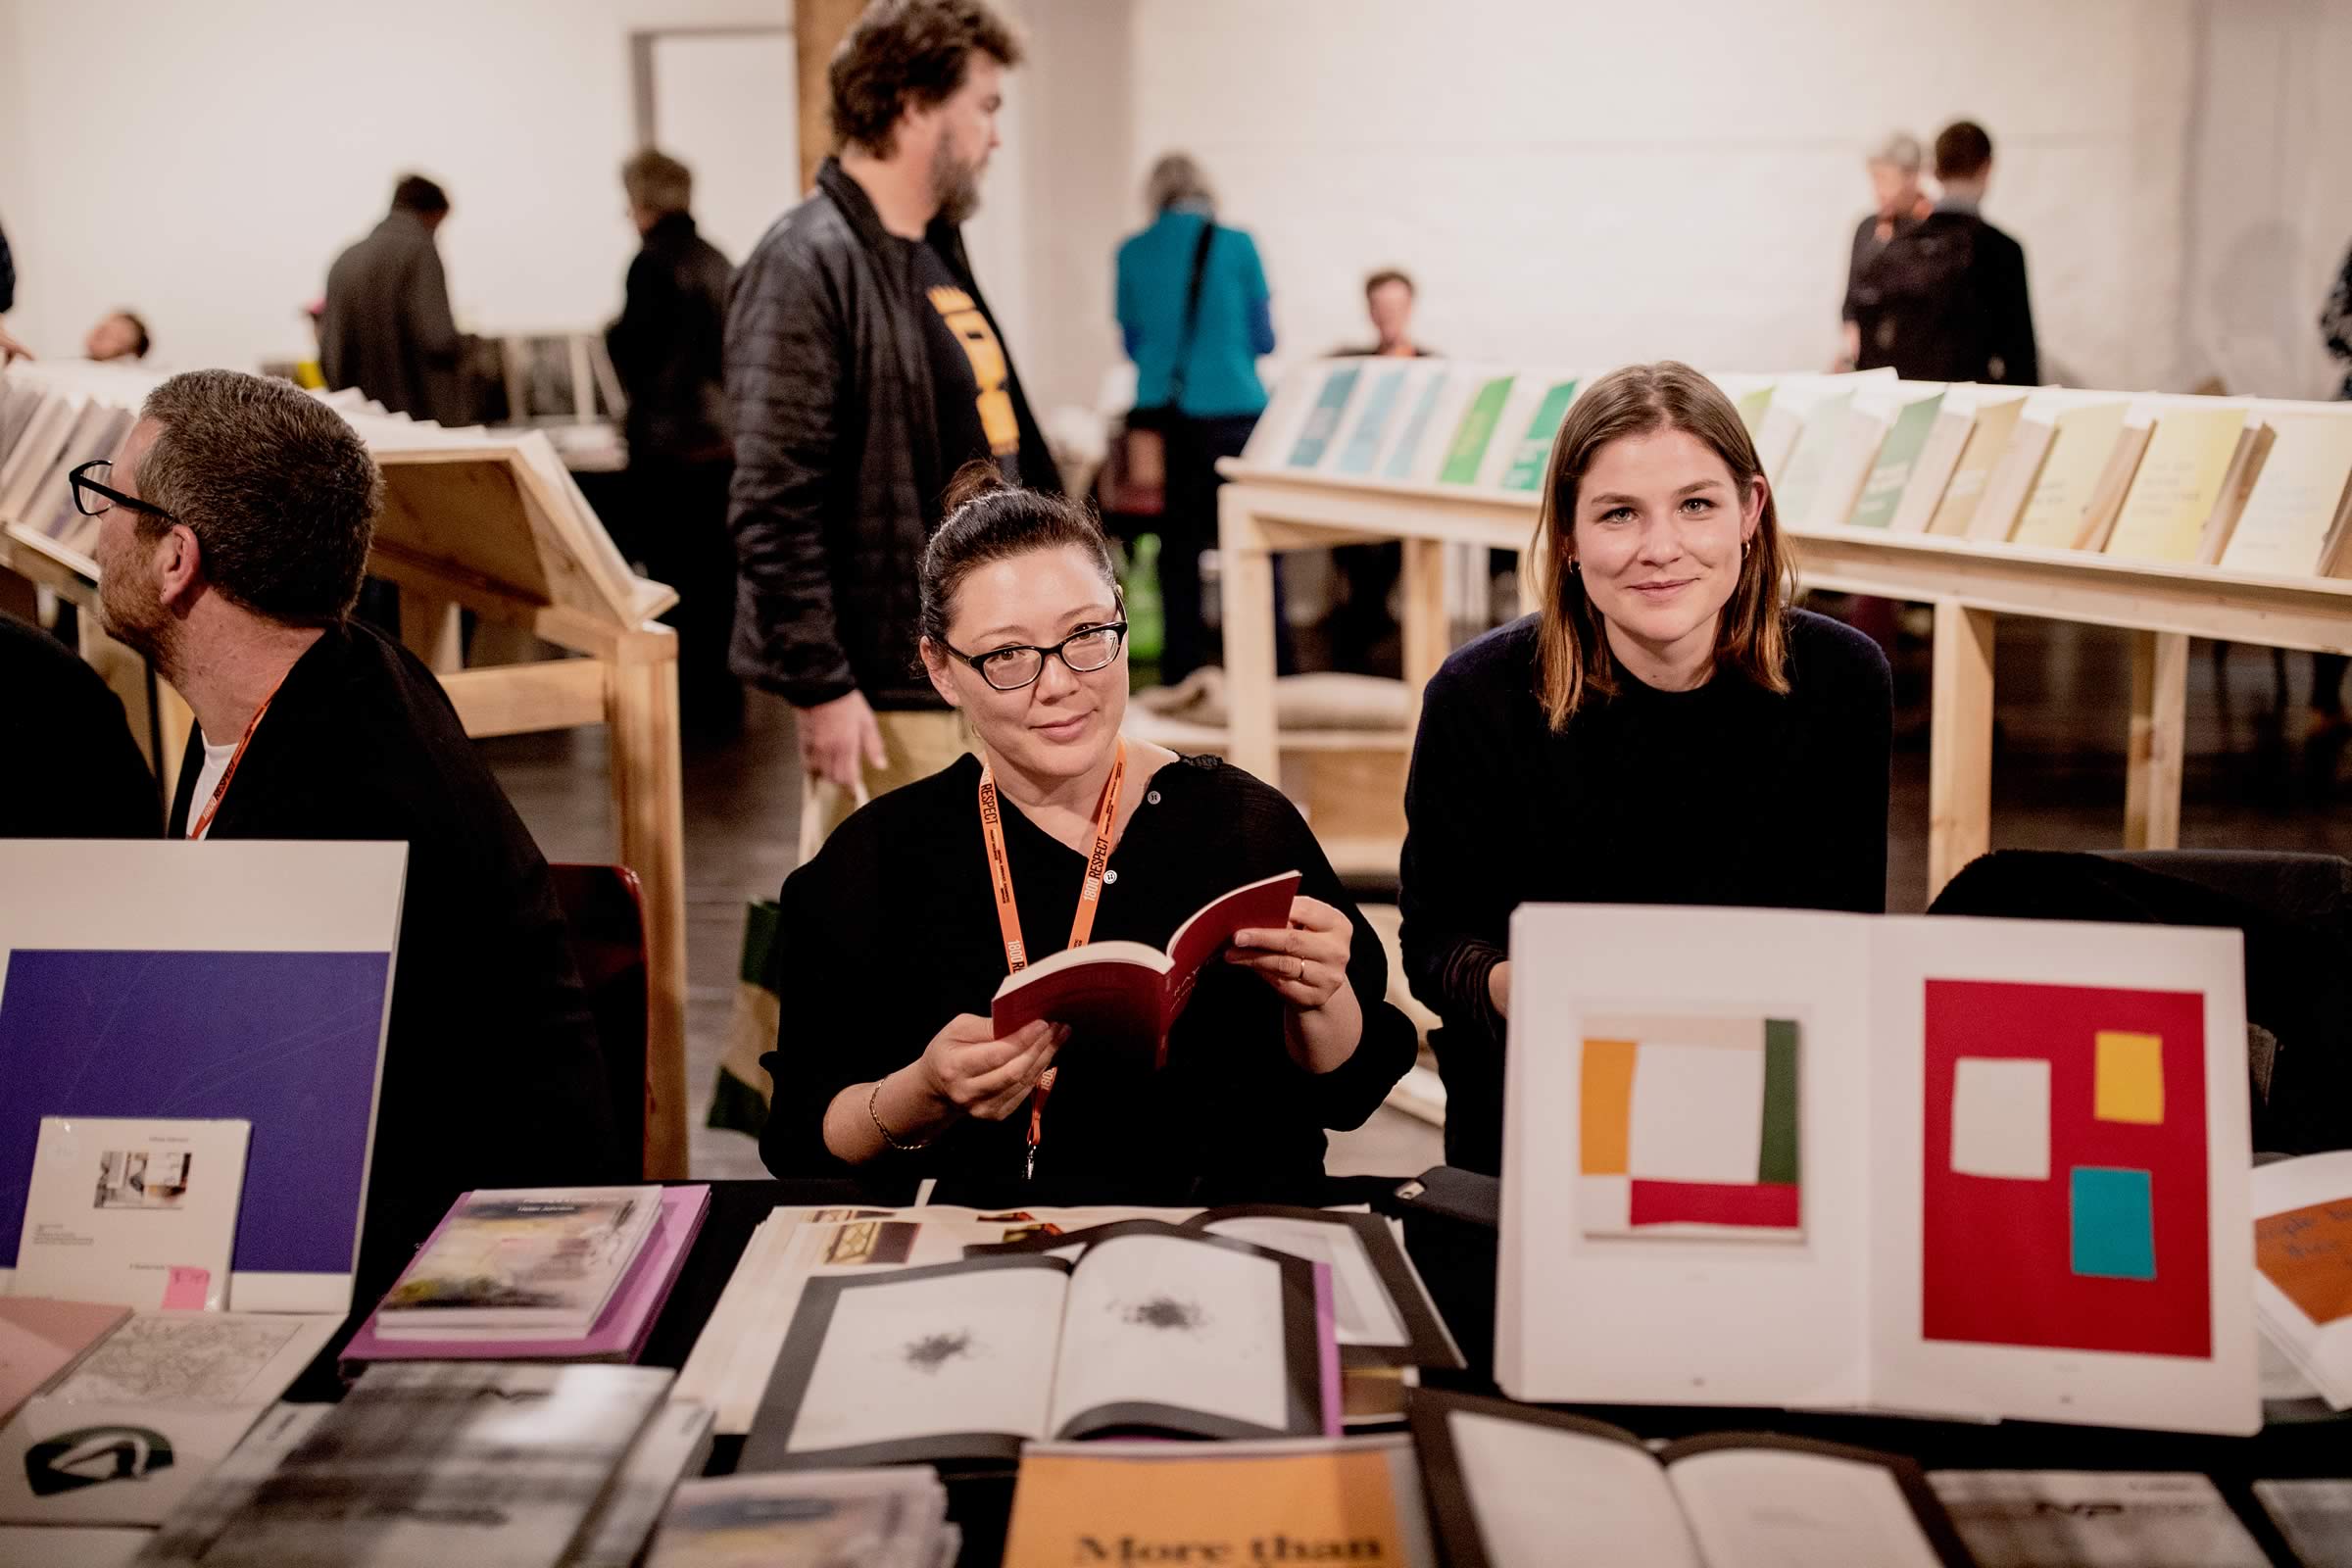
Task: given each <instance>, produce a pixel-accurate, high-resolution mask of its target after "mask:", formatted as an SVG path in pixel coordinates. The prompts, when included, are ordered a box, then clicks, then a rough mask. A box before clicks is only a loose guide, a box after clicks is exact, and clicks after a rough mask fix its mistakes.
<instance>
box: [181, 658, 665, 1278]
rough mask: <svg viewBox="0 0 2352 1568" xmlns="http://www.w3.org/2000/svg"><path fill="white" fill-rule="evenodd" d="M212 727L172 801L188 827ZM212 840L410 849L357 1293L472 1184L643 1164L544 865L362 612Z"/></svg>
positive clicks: (197, 742) (251, 767)
mask: <svg viewBox="0 0 2352 1568" xmlns="http://www.w3.org/2000/svg"><path fill="white" fill-rule="evenodd" d="M203 763H204V751H203V733H202V731H200V730H199V731H195V732H192V733H191V734H190V735H189V737H188V751H187V758H186V760H185V761H184V762H182V764H181V766H180V770H179V791H178V798H177V800H176V801H174V803H173V804H172V836H173V837H174V838H177V837H180V836H183V835H184V834H185V833H186V832H187V828H188V822H189V820H190V816H191V807H192V798H193V796H194V794H195V788H196V774H197V772H198V770H199V769H200V768H201V767H202V766H203ZM208 837H209V838H214V839H224V840H225V839H372V840H396V841H400V842H404V843H406V844H407V845H408V846H409V865H408V881H407V886H406V891H405V894H404V896H403V898H402V901H401V914H400V949H399V953H398V955H397V956H396V957H395V959H394V961H393V969H392V1018H391V1025H390V1031H389V1035H388V1038H387V1039H386V1041H385V1046H384V1072H383V1088H382V1090H381V1093H380V1095H379V1098H378V1100H377V1105H376V1119H375V1153H374V1157H373V1160H372V1162H371V1164H370V1166H369V1169H368V1213H367V1223H366V1239H365V1241H364V1243H363V1245H362V1249H361V1255H360V1286H359V1295H358V1298H357V1299H359V1300H360V1301H362V1302H367V1301H370V1300H372V1299H374V1298H375V1296H376V1295H378V1294H380V1293H381V1292H382V1291H384V1290H385V1289H387V1288H388V1287H389V1286H390V1285H391V1282H392V1276H394V1275H396V1274H397V1273H398V1272H399V1270H400V1268H401V1267H402V1266H403V1265H404V1264H405V1263H406V1262H407V1261H408V1258H409V1256H410V1255H411V1253H412V1252H413V1251H414V1250H415V1249H416V1248H417V1245H418V1244H419V1243H421V1242H422V1241H423V1240H424V1238H425V1236H426V1235H427V1234H428V1233H429V1232H430V1231H431V1230H432V1227H433V1225H434V1224H435V1222H436V1221H438V1220H439V1219H440V1217H441V1215H442V1214H443V1212H444V1211H446V1210H447V1208H448V1206H449V1204H450V1202H451V1201H453V1200H454V1199H456V1198H457V1196H458V1195H459V1194H460V1193H462V1192H465V1191H466V1190H468V1189H470V1188H475V1187H548V1186H558V1185H565V1184H570V1183H589V1182H607V1181H615V1180H629V1179H632V1177H633V1175H634V1171H635V1166H636V1161H635V1160H634V1159H633V1158H631V1157H629V1155H628V1154H627V1153H626V1152H622V1151H619V1150H617V1149H615V1148H614V1142H615V1140H614V1136H613V1117H612V1108H611V1103H610V1099H611V1096H610V1091H609V1090H608V1089H607V1087H606V1078H605V1071H604V1064H603V1058H602V1056H601V1054H600V1053H599V1051H598V1048H597V1042H596V1036H595V1033H594V1025H593V1023H592V1021H591V1019H590V1017H589V1013H588V1007H587V1003H586V1000H585V998H584V997H583V995H582V993H581V990H580V981H579V975H578V973H577V971H576V969H575V968H574V966H573V963H572V959H571V951H570V948H569V946H568V942H567V938H566V934H565V928H564V916H563V911H562V910H561V909H560V908H559V907H557V904H556V898H555V892H554V889H553V887H552V886H551V884H550V881H549V878H548V871H547V861H546V860H545V859H544V858H541V856H540V854H539V848H538V846H537V845H536V844H535V843H533V842H532V840H531V835H530V832H529V830H528V829H526V828H525V827H524V826H523V825H522V821H521V819H520V818H519V817H517V816H516V815H515V809H514V808H513V807H512V806H510V805H509V804H508V803H507V798H506V795H505V793H504V792H503V791H501V790H500V789H499V787H498V781H497V780H496V779H495V778H493V777H491V775H490V770H489V769H488V768H487V767H486V766H484V765H483V763H482V761H481V760H480V758H479V757H477V756H476V755H475V753H474V749H473V743H472V742H471V741H469V740H467V739H466V732H465V730H464V728H463V727H462V726H461V725H460V724H459V722H458V715H457V711H456V710H454V709H452V708H451V707H450V704H449V699H448V697H447V696H446V695H444V694H443V692H442V690H441V685H440V682H438V681H436V680H435V679H434V678H433V675H432V672H431V671H430V670H428V669H426V668H425V667H424V665H422V664H421V663H419V662H417V660H416V659H415V658H414V657H413V656H411V655H410V654H409V653H408V651H407V650H405V649H402V648H399V647H396V646H394V645H393V644H391V643H389V642H387V641H385V640H384V638H383V637H381V636H379V635H378V634H377V633H375V632H374V631H373V630H371V629H369V628H368V627H366V626H363V625H360V624H358V623H357V622H352V623H347V624H344V625H341V626H336V627H331V628H329V629H328V630H327V631H326V632H325V633H324V634H323V635H322V636H320V637H319V641H318V642H316V643H314V644H313V645H312V646H311V648H310V650H309V651H308V652H306V653H305V654H304V655H303V656H302V658H301V659H299V660H297V661H296V662H295V663H294V667H293V668H292V669H291V670H289V671H287V673H286V678H285V682H284V684H282V685H281V686H280V687H279V688H278V691H277V696H276V697H275V698H274V699H273V700H272V701H271V702H270V711H269V712H268V713H267V714H265V715H264V717H263V719H262V722H261V725H260V727H259V728H257V729H256V730H255V731H254V732H253V742H252V744H251V745H250V746H249V747H247V749H246V752H245V756H244V758H243V760H241V761H239V762H238V764H237V772H236V777H235V778H234V779H233V780H232V781H231V782H230V784H229V788H228V793H227V794H226V795H225V796H224V797H222V799H221V810H220V814H219V815H217V816H215V817H214V818H213V826H212V831H211V833H210V834H209V835H208Z"/></svg>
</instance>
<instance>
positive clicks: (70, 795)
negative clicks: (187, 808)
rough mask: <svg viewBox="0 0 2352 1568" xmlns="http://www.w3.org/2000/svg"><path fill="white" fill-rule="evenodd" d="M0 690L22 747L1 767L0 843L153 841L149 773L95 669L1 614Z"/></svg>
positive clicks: (156, 811) (158, 813) (154, 812)
mask: <svg viewBox="0 0 2352 1568" xmlns="http://www.w3.org/2000/svg"><path fill="white" fill-rule="evenodd" d="M0 692H4V693H6V694H7V697H8V705H9V712H8V720H9V724H10V727H11V728H12V729H14V731H15V732H16V734H17V735H18V736H20V737H21V738H22V747H23V749H22V750H21V751H19V752H18V753H17V756H16V760H15V763H14V765H13V766H9V767H0V839H151V838H153V837H155V829H156V824H157V823H158V822H160V821H162V820H163V811H162V809H161V808H160V807H159V805H158V803H157V800H156V794H155V778H154V776H153V775H152V774H150V773H149V772H148V771H147V762H146V760H145V759H144V758H142V757H141V756H140V755H139V747H138V743H137V742H136V741H134V740H132V739H131V738H130V727H129V726H128V725H127V724H125V723H124V722H123V703H122V700H121V699H120V698H118V697H116V696H115V694H114V693H113V692H111V691H109V690H107V686H106V682H105V681H103V680H101V679H100V678H99V676H98V672H97V671H96V670H94V669H92V668H91V667H90V666H89V665H87V664H85V663H83V662H81V661H80V660H78V659H76V658H74V657H73V650H72V649H70V648H68V647H67V646H66V645H65V644H64V643H61V642H59V641H58V640H57V639H56V638H54V637H52V636H50V635H49V634H48V633H47V632H45V631H43V630H41V628H40V627H38V626H33V625H28V624H26V623H25V621H22V620H19V619H18V618H17V617H16V616H14V615H10V614H5V613H0Z"/></svg>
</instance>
